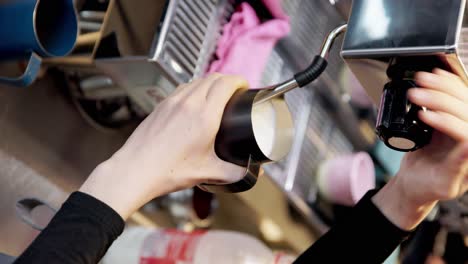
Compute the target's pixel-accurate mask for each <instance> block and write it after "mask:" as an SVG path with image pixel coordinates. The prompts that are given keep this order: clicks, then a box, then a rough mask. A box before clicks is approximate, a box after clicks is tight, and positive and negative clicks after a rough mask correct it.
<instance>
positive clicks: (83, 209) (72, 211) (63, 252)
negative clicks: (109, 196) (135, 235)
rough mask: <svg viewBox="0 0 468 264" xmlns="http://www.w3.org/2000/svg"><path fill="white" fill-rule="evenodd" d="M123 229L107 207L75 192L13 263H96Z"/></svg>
mask: <svg viewBox="0 0 468 264" xmlns="http://www.w3.org/2000/svg"><path fill="white" fill-rule="evenodd" d="M124 226H125V223H124V221H123V219H122V218H121V217H120V215H118V214H117V213H116V212H115V211H114V210H113V209H112V208H110V207H109V206H108V205H106V204H104V203H102V202H101V201H99V200H97V199H95V198H94V197H91V196H89V195H87V194H84V193H80V192H75V193H73V194H72V195H71V196H70V197H69V198H68V200H67V201H66V202H65V203H64V204H63V205H62V208H61V209H60V210H59V211H58V212H57V214H56V215H55V216H54V218H53V219H52V220H51V222H50V223H49V225H48V226H47V227H46V228H45V229H44V230H43V231H42V232H41V233H40V234H39V236H38V237H37V238H36V239H35V240H34V241H33V242H32V244H31V245H30V246H29V247H28V248H27V249H26V251H25V252H24V253H23V254H22V255H21V256H20V257H19V258H18V259H17V260H16V262H15V263H18V264H22V263H38V264H41V263H48V264H55V263H57V264H58V263H60V264H69V263H70V264H72V263H73V264H89V263H98V262H99V260H100V259H101V258H102V257H103V256H104V254H105V253H106V251H107V249H108V248H109V247H110V245H111V244H112V242H113V241H114V240H115V239H117V237H118V236H119V235H120V234H121V233H122V232H123V229H124Z"/></svg>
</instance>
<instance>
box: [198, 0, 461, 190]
mask: <svg viewBox="0 0 468 264" xmlns="http://www.w3.org/2000/svg"><path fill="white" fill-rule="evenodd" d="M465 13H466V0H412V1H408V0H354V1H353V4H352V9H351V14H350V17H349V20H348V23H347V24H346V25H341V26H339V27H337V28H336V29H334V30H333V31H331V32H330V34H329V35H328V36H327V37H326V38H325V41H324V42H323V46H322V48H321V50H320V52H319V54H318V55H317V56H316V57H315V59H314V60H313V62H312V64H311V65H310V66H309V67H308V68H307V69H305V70H304V71H302V72H299V73H297V74H296V75H294V77H293V78H291V79H290V80H287V81H285V82H283V83H281V84H278V85H275V86H272V87H266V88H264V89H258V90H256V91H249V92H238V93H236V94H235V95H234V96H233V98H232V99H231V101H230V102H229V103H228V105H227V107H226V109H225V112H224V116H223V120H222V124H221V129H220V131H219V133H218V137H217V139H216V144H215V146H216V152H217V154H218V156H219V157H220V158H222V159H224V160H225V161H228V162H231V163H234V164H237V165H241V166H244V167H246V168H247V169H246V173H245V177H244V179H243V180H241V181H239V182H237V183H233V184H227V185H211V184H204V185H202V186H201V188H203V189H204V190H206V191H211V192H218V191H227V192H240V191H246V190H248V189H250V188H252V187H253V186H254V185H255V182H256V179H257V177H258V173H259V168H260V165H261V164H263V163H265V162H271V161H275V160H278V159H281V158H282V157H284V155H286V153H287V151H288V148H289V145H288V144H287V143H290V142H291V140H289V139H288V137H289V136H290V135H291V133H280V136H283V137H284V138H283V139H278V138H277V139H275V142H279V143H278V144H280V148H281V151H279V152H280V153H282V154H283V155H282V156H278V155H276V156H275V157H274V158H273V159H272V158H269V157H268V155H265V153H264V152H263V149H264V147H262V146H261V144H260V143H261V141H260V140H258V137H261V135H257V133H255V131H254V130H255V129H254V128H255V126H256V125H255V120H253V118H252V116H253V113H254V112H255V109H256V108H257V107H258V106H259V105H262V104H265V103H268V102H270V103H272V102H276V104H280V103H281V100H283V99H282V98H283V95H284V94H285V93H287V92H289V91H291V90H293V89H296V88H300V87H304V86H306V85H307V84H309V83H311V82H313V81H314V80H316V79H317V78H319V77H320V75H321V74H322V73H323V71H324V70H325V69H326V67H327V65H328V61H327V59H328V54H329V52H330V50H331V48H332V47H333V44H334V41H335V40H336V39H337V37H338V36H339V35H341V34H342V33H346V35H345V38H344V42H343V45H342V49H341V56H342V58H343V60H344V61H345V62H346V64H347V65H348V67H349V69H350V70H351V71H352V72H353V73H354V75H355V76H356V77H357V79H358V80H359V82H360V83H361V84H362V86H363V87H364V88H365V90H366V91H367V93H368V95H369V96H370V97H371V98H372V99H373V101H374V103H375V104H377V105H379V114H378V120H377V125H376V129H375V130H376V133H377V135H378V137H379V138H380V139H381V140H382V141H383V142H384V143H385V144H386V145H387V146H388V147H390V148H392V149H394V150H397V151H403V152H410V151H416V150H418V149H421V148H423V147H424V146H426V145H427V144H429V143H430V141H431V138H432V133H433V129H432V128H431V127H429V126H428V125H426V124H424V123H423V122H422V121H421V120H419V118H418V115H417V113H418V112H419V111H426V110H427V109H426V108H425V107H424V106H418V105H413V104H412V103H411V102H410V101H409V100H408V98H407V91H408V89H410V88H416V87H417V86H416V84H415V82H414V74H415V73H416V72H419V71H428V72H430V71H432V70H433V69H434V68H442V69H445V70H447V71H450V72H453V73H455V74H456V75H458V76H459V77H460V78H461V79H462V80H463V81H464V82H465V83H467V84H468V74H467V71H466V68H465V65H464V61H463V57H464V55H465V51H464V47H465V46H464V43H463V42H464V38H463V33H464V31H463V30H462V28H463V25H464V24H466V23H467V22H468V19H467V18H466V17H465ZM467 44H468V43H467ZM272 104H273V103H272ZM283 111H287V108H286V109H285V108H283ZM280 114H281V115H286V118H287V115H288V113H284V112H282V113H280ZM273 129H276V128H273ZM287 129H290V127H288V128H287ZM233 131H235V132H236V133H235V135H234V134H233ZM275 142H273V143H275ZM269 148H273V149H275V148H276V146H269Z"/></svg>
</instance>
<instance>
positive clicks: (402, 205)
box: [80, 70, 468, 230]
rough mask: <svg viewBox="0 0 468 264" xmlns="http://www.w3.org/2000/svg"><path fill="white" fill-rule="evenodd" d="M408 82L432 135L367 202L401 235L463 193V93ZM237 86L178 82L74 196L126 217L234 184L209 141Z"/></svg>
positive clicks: (466, 100)
mask: <svg viewBox="0 0 468 264" xmlns="http://www.w3.org/2000/svg"><path fill="white" fill-rule="evenodd" d="M416 80H417V83H418V85H419V86H421V87H424V88H423V89H413V90H411V91H410V92H409V96H410V100H411V101H412V102H413V103H416V104H418V105H423V106H426V107H428V108H429V109H431V111H428V112H421V113H420V118H421V119H422V120H423V121H424V122H426V123H427V124H428V125H430V126H432V127H434V128H435V129H436V130H437V132H436V133H435V135H434V139H433V141H432V143H431V144H430V145H429V146H428V147H426V148H424V149H423V150H420V151H417V152H414V153H409V154H407V155H406V156H405V158H404V161H403V163H402V165H401V168H400V171H399V172H398V175H396V177H394V178H393V179H392V180H391V181H390V182H389V183H388V184H387V185H386V186H385V187H384V188H383V189H382V190H380V191H379V192H378V193H377V194H376V195H375V196H374V197H373V202H374V204H375V205H376V206H377V207H378V208H379V209H380V210H381V211H382V213H383V214H384V215H385V216H386V217H387V218H388V219H389V220H390V221H392V222H393V223H394V224H395V225H397V226H398V227H400V228H402V229H405V230H412V229H414V228H415V227H416V226H417V225H418V224H419V223H421V222H422V221H423V220H424V218H425V217H426V216H427V215H428V214H429V212H430V211H431V210H432V209H433V207H434V205H435V204H436V203H437V202H438V201H441V200H449V199H454V198H457V197H459V196H461V195H462V194H464V193H465V192H466V191H467V190H468V88H467V87H466V85H465V84H464V83H463V82H462V81H461V80H460V79H459V78H458V77H457V76H455V75H453V74H451V73H448V72H445V71H442V70H435V71H434V72H433V73H418V74H417V75H416ZM244 88H247V83H246V81H245V80H244V79H243V78H241V77H237V76H223V75H219V74H215V75H211V76H209V77H207V78H205V79H201V80H197V81H194V82H192V83H190V84H184V85H182V86H181V87H179V88H178V89H177V90H176V92H175V93H174V94H172V95H171V96H170V97H169V98H168V99H166V100H165V101H164V102H163V103H162V104H161V105H159V106H158V107H156V109H155V110H154V112H153V113H152V114H151V115H150V116H149V117H148V118H147V119H146V120H145V121H144V122H143V123H142V124H141V125H140V126H139V127H138V128H137V129H136V131H135V132H134V133H133V135H132V136H131V137H130V138H129V139H128V141H127V142H126V143H125V145H124V146H123V147H122V148H121V149H120V150H119V151H118V152H117V153H115V154H114V155H113V156H112V157H111V158H110V159H109V160H107V161H105V162H103V163H102V164H101V165H99V166H98V167H97V168H96V169H95V170H94V171H93V173H92V174H91V175H90V176H89V178H88V179H87V180H86V182H85V183H84V184H83V185H82V187H81V188H80V191H81V192H84V193H88V194H90V195H92V196H94V197H96V198H98V199H99V200H101V201H103V202H105V203H106V204H108V205H109V206H110V207H112V208H113V209H114V210H115V211H116V212H117V213H119V214H120V216H122V218H123V219H124V220H126V219H128V217H130V215H131V214H133V213H134V212H135V211H136V210H138V209H139V208H140V207H141V206H143V205H144V204H145V203H147V202H149V201H150V200H152V199H154V198H155V197H158V196H162V195H165V194H168V193H171V192H174V191H177V190H181V189H186V188H191V187H193V186H196V185H198V184H201V183H204V182H226V183H229V182H235V181H237V180H239V179H240V178H241V177H242V175H243V172H244V169H243V168H241V167H238V166H236V165H233V164H230V163H227V162H224V161H222V160H221V159H219V158H218V157H217V156H216V154H215V151H214V141H215V137H216V134H217V131H218V129H219V126H220V122H221V117H222V114H223V110H224V107H225V105H226V103H227V102H228V101H229V99H230V98H231V96H232V95H233V94H234V92H235V91H236V90H238V89H244Z"/></svg>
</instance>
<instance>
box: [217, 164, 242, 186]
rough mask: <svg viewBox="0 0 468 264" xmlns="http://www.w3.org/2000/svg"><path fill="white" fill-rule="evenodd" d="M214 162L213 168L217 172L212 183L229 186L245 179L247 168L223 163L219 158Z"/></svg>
mask: <svg viewBox="0 0 468 264" xmlns="http://www.w3.org/2000/svg"><path fill="white" fill-rule="evenodd" d="M214 162H215V164H213V167H214V168H215V170H216V174H213V175H215V176H214V177H213V178H212V179H211V180H212V181H213V180H214V181H216V182H218V183H223V184H228V183H234V182H238V181H240V180H242V178H243V177H244V174H245V171H246V169H245V168H243V167H241V166H238V165H235V164H232V163H229V162H226V161H223V160H221V159H219V158H218V157H216V159H215V161H214Z"/></svg>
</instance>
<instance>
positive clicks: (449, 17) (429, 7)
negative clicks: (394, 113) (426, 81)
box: [341, 0, 468, 104]
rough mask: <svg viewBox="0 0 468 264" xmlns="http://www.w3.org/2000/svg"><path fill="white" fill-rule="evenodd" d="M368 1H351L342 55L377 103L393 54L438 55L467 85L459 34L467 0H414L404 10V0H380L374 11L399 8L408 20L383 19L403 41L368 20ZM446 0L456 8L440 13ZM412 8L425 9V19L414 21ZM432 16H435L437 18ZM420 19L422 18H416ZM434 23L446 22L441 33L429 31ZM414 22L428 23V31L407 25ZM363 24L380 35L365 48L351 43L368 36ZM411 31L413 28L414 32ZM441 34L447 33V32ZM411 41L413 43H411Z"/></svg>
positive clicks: (460, 35)
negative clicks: (392, 38) (409, 6)
mask: <svg viewBox="0 0 468 264" xmlns="http://www.w3.org/2000/svg"><path fill="white" fill-rule="evenodd" d="M371 2H372V0H355V1H354V2H353V8H352V11H351V17H350V19H349V23H348V26H349V27H350V30H348V32H347V34H346V37H345V41H344V45H343V50H342V52H341V55H342V57H343V58H344V59H345V61H346V63H347V65H348V66H349V68H350V69H351V70H352V72H353V73H354V74H355V75H356V77H357V78H358V79H359V81H360V82H361V84H362V85H363V86H364V88H365V89H366V90H367V92H368V94H369V95H370V96H371V97H372V99H373V101H374V102H375V103H376V104H378V103H379V101H380V96H381V92H382V91H383V87H384V85H385V84H386V83H387V82H388V77H387V74H386V71H387V68H388V66H389V65H388V61H389V58H392V57H400V56H437V57H439V58H440V59H441V60H442V61H444V62H445V63H446V64H447V65H448V66H449V67H450V68H451V69H452V71H453V72H454V73H456V74H457V75H459V76H460V78H462V79H463V80H464V81H465V82H466V83H467V84H468V74H467V71H466V66H465V64H464V63H463V60H464V58H463V57H462V56H464V55H466V53H465V52H464V50H466V48H465V46H464V45H463V40H465V38H464V37H463V35H462V32H463V31H462V28H463V27H464V26H468V23H467V21H466V18H465V14H466V11H467V10H466V0H453V1H445V2H440V1H437V0H428V1H418V2H414V1H413V2H412V5H411V8H406V9H405V8H402V7H403V6H405V5H407V3H408V2H407V1H405V0H379V3H380V5H379V6H378V7H379V9H378V10H373V11H374V12H381V13H383V14H385V13H386V12H395V10H396V9H398V12H399V14H400V16H401V17H406V19H405V21H404V22H405V23H407V24H406V25H405V24H402V23H401V21H396V20H395V19H393V20H392V18H388V21H386V22H387V23H388V25H387V28H391V30H392V32H401V35H399V36H398V37H401V39H403V40H405V42H404V44H400V43H398V42H396V41H394V42H391V41H390V40H389V39H386V38H387V37H388V38H390V37H392V36H387V35H385V34H382V33H385V32H384V31H383V30H382V28H381V27H382V24H381V23H374V21H371V20H370V19H369V15H370V13H371V12H370V11H369V10H367V9H366V8H365V7H366V5H370V3H371ZM445 3H446V5H447V6H448V5H453V6H455V5H457V6H458V7H459V8H452V9H450V12H448V13H441V12H440V10H439V8H440V5H441V4H445ZM372 4H373V5H374V4H375V2H372ZM415 5H420V6H419V7H418V6H415ZM438 7H439V8H438ZM375 8H377V7H375ZM399 8H401V10H400V9H399ZM415 8H419V9H424V12H425V17H427V19H428V20H426V21H425V20H421V21H416V19H418V18H416V17H415V16H414V15H412V13H409V12H414V11H415ZM405 12H408V13H405ZM434 18H437V21H435V20H434ZM419 19H425V18H421V17H419ZM434 23H435V24H438V23H447V25H446V28H443V29H439V30H441V31H442V32H438V31H434V32H431V31H430V29H431V26H430V25H431V24H434ZM413 24H419V25H428V26H426V28H427V30H426V31H425V32H422V31H417V30H416V28H413V27H411V26H410V25H413ZM358 27H359V28H358ZM364 27H365V28H367V29H368V32H381V36H378V37H376V38H375V40H374V41H373V42H371V41H369V42H368V43H367V47H365V48H354V47H351V46H352V45H350V43H351V42H352V41H353V40H356V39H357V38H362V39H366V37H368V36H367V35H366V34H367V33H366V31H365V30H362V28H364ZM399 27H400V28H401V29H400V30H398V28H399ZM453 29H455V30H453ZM389 30H390V29H389ZM411 30H414V32H412V31H411ZM434 30H435V29H434ZM441 33H446V35H443V34H441ZM356 34H362V36H357V35H356ZM388 34H395V33H388ZM355 35H356V36H355ZM416 35H417V36H418V41H416V40H410V37H412V36H416ZM439 35H440V37H439ZM436 38H439V39H436ZM410 41H413V42H412V43H411V42H410ZM436 42H437V43H444V45H440V44H439V45H438V44H435V45H434V44H430V43H436ZM421 43H423V44H421ZM370 73H371V74H370Z"/></svg>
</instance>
